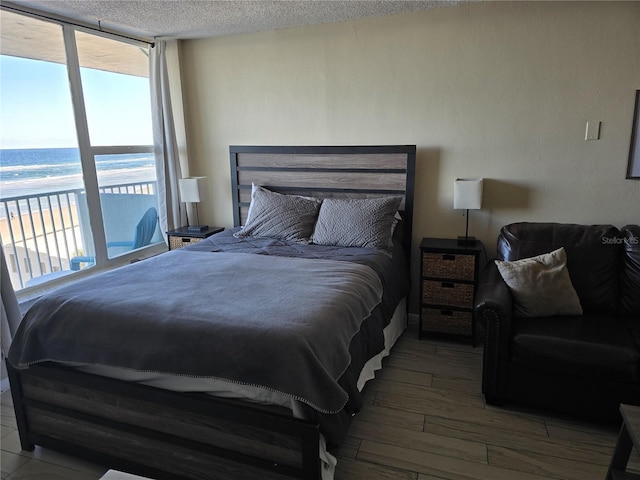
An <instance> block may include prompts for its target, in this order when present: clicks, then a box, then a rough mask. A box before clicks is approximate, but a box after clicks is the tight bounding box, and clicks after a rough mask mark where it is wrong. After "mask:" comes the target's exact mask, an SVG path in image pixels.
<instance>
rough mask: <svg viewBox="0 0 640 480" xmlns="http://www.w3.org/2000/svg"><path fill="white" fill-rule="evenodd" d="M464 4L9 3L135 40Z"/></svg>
mask: <svg viewBox="0 0 640 480" xmlns="http://www.w3.org/2000/svg"><path fill="white" fill-rule="evenodd" d="M468 1H469V0H460V1H433V0H432V1H417V0H413V1H404V0H126V1H125V0H21V1H14V2H11V3H12V4H13V5H14V6H18V7H20V6H24V7H30V8H34V9H38V10H41V11H44V12H48V13H54V14H57V15H63V16H66V17H69V18H72V19H74V20H80V21H82V22H85V23H89V24H91V25H96V26H97V25H98V23H100V25H101V26H102V28H104V29H107V30H117V31H120V32H122V33H126V34H129V35H134V36H141V37H147V38H152V37H167V38H203V37H214V36H221V35H234V34H239V33H250V32H258V31H264V30H272V29H277V28H286V27H294V26H301V25H311V24H318V23H328V22H340V21H345V20H352V19H355V18H362V17H369V16H378V15H392V14H398V13H406V12H411V11H415V10H422V9H427V8H435V7H442V6H450V5H456V4H459V3H468ZM471 1H473V0H471ZM5 3H9V2H5Z"/></svg>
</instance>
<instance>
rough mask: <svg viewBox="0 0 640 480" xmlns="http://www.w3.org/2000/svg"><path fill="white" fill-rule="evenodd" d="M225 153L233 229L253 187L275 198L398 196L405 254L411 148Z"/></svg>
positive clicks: (410, 203)
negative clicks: (228, 158) (228, 164)
mask: <svg viewBox="0 0 640 480" xmlns="http://www.w3.org/2000/svg"><path fill="white" fill-rule="evenodd" d="M229 153H230V156H231V188H232V196H233V224H234V225H235V226H239V225H242V224H243V223H244V221H245V220H246V218H247V213H248V210H249V204H250V202H251V184H252V183H255V184H256V185H261V186H264V187H267V188H269V189H270V190H273V191H276V192H280V193H288V194H295V195H307V196H313V197H322V198H326V197H334V198H336V197H338V198H373V197H381V196H387V195H402V196H403V197H404V201H403V202H402V205H401V206H400V211H401V214H402V216H403V220H404V221H403V222H402V227H403V229H404V230H403V237H402V238H403V243H404V245H405V251H406V252H407V254H408V255H409V254H410V251H411V227H412V224H413V182H414V177H415V160H416V146H415V145H376V146H337V147H331V146H245V145H232V146H230V147H229Z"/></svg>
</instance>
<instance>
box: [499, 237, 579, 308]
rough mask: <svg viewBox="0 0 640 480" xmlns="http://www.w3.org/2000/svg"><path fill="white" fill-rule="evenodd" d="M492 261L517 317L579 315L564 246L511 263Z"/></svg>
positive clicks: (577, 301) (576, 297) (576, 295)
mask: <svg viewBox="0 0 640 480" xmlns="http://www.w3.org/2000/svg"><path fill="white" fill-rule="evenodd" d="M495 262H496V265H497V266H498V270H499V271H500V275H502V278H503V279H504V281H505V283H506V284H507V285H508V286H509V289H510V290H511V293H512V295H513V299H514V311H515V314H516V315H517V316H519V317H549V316H552V315H582V306H581V305H580V299H579V298H578V294H577V293H576V291H575V289H574V288H573V284H572V283H571V278H569V271H568V270H567V254H566V252H565V251H564V248H562V247H561V248H559V249H558V250H554V251H553V252H551V253H545V254H543V255H538V256H537V257H531V258H523V259H521V260H516V261H513V262H505V261H502V260H496V261H495Z"/></svg>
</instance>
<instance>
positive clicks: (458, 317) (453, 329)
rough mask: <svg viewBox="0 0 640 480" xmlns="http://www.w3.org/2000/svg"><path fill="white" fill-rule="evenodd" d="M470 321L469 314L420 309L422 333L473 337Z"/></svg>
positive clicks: (436, 309)
mask: <svg viewBox="0 0 640 480" xmlns="http://www.w3.org/2000/svg"><path fill="white" fill-rule="evenodd" d="M472 320H473V317H472V313H471V312H460V311H457V310H444V309H443V310H441V309H438V308H423V309H422V331H423V332H433V333H450V334H454V335H465V336H470V335H473V323H472Z"/></svg>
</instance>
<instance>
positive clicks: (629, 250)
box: [620, 225, 640, 324]
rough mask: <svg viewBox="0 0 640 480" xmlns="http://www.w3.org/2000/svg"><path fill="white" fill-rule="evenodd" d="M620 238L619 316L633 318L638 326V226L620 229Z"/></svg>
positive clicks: (639, 293) (639, 254) (639, 250)
mask: <svg viewBox="0 0 640 480" xmlns="http://www.w3.org/2000/svg"><path fill="white" fill-rule="evenodd" d="M620 236H621V238H622V242H623V243H622V269H621V272H620V274H621V275H620V315H622V316H625V317H634V318H635V320H636V322H638V323H639V324H640V226H638V225H626V226H624V227H622V228H621V229H620Z"/></svg>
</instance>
